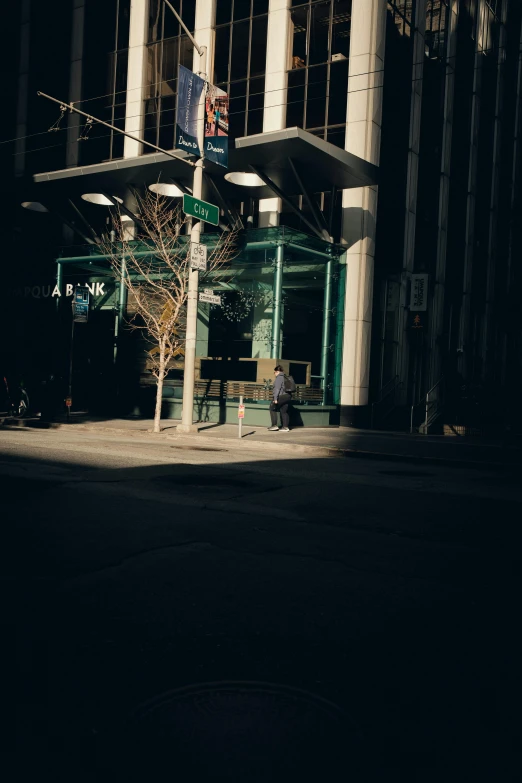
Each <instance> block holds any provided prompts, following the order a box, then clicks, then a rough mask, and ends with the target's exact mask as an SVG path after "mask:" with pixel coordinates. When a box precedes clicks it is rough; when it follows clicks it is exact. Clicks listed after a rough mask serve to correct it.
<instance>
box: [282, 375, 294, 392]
mask: <svg viewBox="0 0 522 783" xmlns="http://www.w3.org/2000/svg"><path fill="white" fill-rule="evenodd" d="M283 389H284V392H285V394H294V392H295V391H296V389H297V386H296V385H295V381H294V379H293V378H292V376H291V375H285V381H284V384H283Z"/></svg>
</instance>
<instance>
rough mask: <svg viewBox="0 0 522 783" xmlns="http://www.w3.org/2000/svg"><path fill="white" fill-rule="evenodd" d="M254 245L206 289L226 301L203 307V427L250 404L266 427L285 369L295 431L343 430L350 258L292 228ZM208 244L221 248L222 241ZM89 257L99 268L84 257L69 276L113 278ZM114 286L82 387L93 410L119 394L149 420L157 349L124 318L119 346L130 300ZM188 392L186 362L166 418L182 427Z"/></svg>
mask: <svg viewBox="0 0 522 783" xmlns="http://www.w3.org/2000/svg"><path fill="white" fill-rule="evenodd" d="M245 239H246V241H245V242H244V246H243V248H242V250H241V252H239V253H238V255H237V256H236V257H235V258H234V260H233V261H232V262H231V263H230V264H228V265H227V267H226V268H220V269H219V270H217V271H215V272H214V273H213V274H212V275H208V276H206V277H205V279H202V280H201V288H210V289H212V291H213V292H214V293H216V294H219V296H220V297H221V306H218V305H210V304H207V303H203V302H200V303H199V306H198V330H197V344H196V390H195V396H196V399H195V407H194V415H195V419H197V420H203V421H236V420H237V401H238V399H239V396H240V395H241V396H243V398H244V401H245V404H246V405H247V415H248V421H249V422H250V423H252V424H258V423H266V419H267V410H266V409H267V407H268V405H269V402H270V398H271V393H270V385H271V382H272V378H273V367H274V364H275V363H277V362H279V363H281V364H283V366H284V368H285V371H286V372H288V373H289V374H291V375H292V376H293V377H294V380H295V382H296V384H297V392H296V394H295V395H294V396H295V400H294V418H295V421H294V424H300V423H302V424H305V425H306V424H308V425H313V424H316V425H323V426H324V425H327V424H330V423H335V422H336V416H337V405H338V402H339V400H338V390H337V389H336V382H335V377H334V371H335V368H336V367H338V366H339V364H340V357H339V356H337V354H338V353H339V347H340V345H341V342H342V339H340V338H342V335H340V334H339V330H340V328H342V319H339V318H338V317H337V308H338V303H339V294H340V292H339V277H340V275H339V272H340V268H341V264H342V251H341V248H338V247H336V246H335V245H332V244H329V243H327V242H322V241H321V240H319V239H315V238H313V237H310V236H308V235H306V234H303V233H302V232H297V231H294V230H291V229H287V228H285V227H277V228H272V229H257V230H251V231H249V232H248V233H247V234H246V237H245ZM205 240H206V241H207V242H209V243H211V242H212V241H213V240H212V235H207V236H204V237H203V241H205ZM84 252H85V255H86V256H88V259H89V260H87V257H86V258H85V262H83V263H82V257H81V256H75V257H74V258H72V257H70V258H62V259H60V261H59V263H60V265H63V268H64V269H66V270H67V273H68V275H69V276H70V275H71V274H73V275H74V272H73V266H72V265H73V264H74V267H75V269H77V270H78V271H79V269H80V268H82V269H83V274H85V269H86V267H88V266H89V265H92V264H93V263H94V264H95V265H96V266H97V268H98V269H100V267H101V265H103V264H105V266H106V268H107V272H109V268H108V259H107V258H105V257H103V256H98V258H96V259H94V258H93V255H95V254H93V250H92V247H91V248H85V251H84ZM63 279H64V278H63V275H62V280H63ZM109 280H111V281H112V290H114V291H115V293H114V296H113V300H114V301H112V302H111V305H110V306H109V310H110V312H107V313H102V312H99V313H98V318H97V319H93V320H92V324H88V325H85V327H86V328H84V334H82V336H81V338H78V342H77V345H76V347H75V353H76V359H75V365H74V366H75V370H74V376H73V377H74V382H75V385H76V386H77V388H78V392H79V395H80V397H82V395H83V396H84V398H85V400H86V404H88V405H90V406H91V407H99V406H100V404H101V405H103V396H104V391H103V390H104V389H105V388H106V387H107V388H111V389H114V388H117V389H118V394H119V396H120V397H121V399H122V400H123V399H125V400H126V401H127V406H128V407H130V408H131V409H132V412H134V413H137V414H141V415H144V416H148V415H150V410H149V408H150V406H151V403H152V399H153V386H154V385H155V379H154V378H153V377H152V375H151V373H150V369H149V368H148V366H147V353H146V347H147V346H146V344H145V343H144V341H142V340H136V339H133V338H132V334H131V333H130V332H129V331H128V330H126V329H125V318H124V314H123V313H121V314H120V315H121V327H122V330H121V333H120V336H119V339H116V338H115V329H114V327H115V323H116V321H117V317H118V307H117V303H118V301H120V300H121V298H120V297H119V294H118V288H119V283H118V281H114V279H113V278H110V277H108V278H107V281H109ZM115 314H116V315H115ZM95 320H96V327H95ZM82 326H83V325H82ZM94 330H97V331H96V335H95V339H93V335H94ZM76 331H77V332H79V329H77V330H76ZM336 346H337V347H336ZM115 347H116V350H115ZM112 379H114V380H113V381H112ZM109 380H111V383H109V382H108V381H109ZM182 385H183V365H182V362H181V363H180V362H179V361H178V362H176V363H175V364H173V366H172V367H171V368H169V374H168V377H167V379H166V383H165V392H164V415H165V416H166V417H171V418H180V417H181V398H182ZM136 387H138V388H136Z"/></svg>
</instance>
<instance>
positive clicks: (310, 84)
mask: <svg viewBox="0 0 522 783" xmlns="http://www.w3.org/2000/svg"><path fill="white" fill-rule="evenodd" d="M505 48H506V47H492V48H491V49H481V50H479V49H477V50H475V52H474V55H476V54H486V53H487V52H489V51H495V50H497V49H505ZM456 56H457V55H451V57H447V58H443V59H441V60H440V62H441V64H446V67H447V61H448V60H449V59H454V58H455V57H456ZM424 63H425V60H423V61H422V62H418V63H412V64H411V67H412V68H413V67H417V66H420V65H422V64H424ZM325 64H326V63H325ZM325 64H323V65H325ZM311 67H312V68H315V67H317V66H311ZM298 70H301V69H298ZM302 70H303V71H304V70H307V69H304V68H303V69H302ZM385 70H386V69H385V68H379V69H376V70H374V71H364V72H362V73H358V74H354V75H353V76H352V77H349V78H359V77H361V76H372V75H375V74H378V73H384V72H385ZM473 70H476V68H474V69H473ZM293 72H295V71H289V73H293ZM251 78H262V77H257V76H256V77H251ZM423 78H424V77H423V76H421V77H413V78H412V79H411V83H412V84H414V83H415V82H418V81H422V80H423ZM170 81H176V78H173V79H168V80H162V81H160V82H155V83H154V84H152V85H147V88H150V87H151V86H157V85H159V84H164V83H165V82H167V83H168V82H170ZM239 81H244V80H239ZM331 81H332V79H331V78H330V79H321V80H319V81H314V82H308V83H307V84H303V85H291V86H287V87H286V88H274V89H273V90H263V91H262V92H256V93H251V92H248V93H245V94H244V95H236V96H234V97H233V98H232V99H231V100H238V99H240V98H253V97H256V96H264V95H268V94H270V93H271V92H282V91H283V90H284V89H286V91H287V92H288V91H289V90H293V89H299V88H301V89H302V88H304V87H307V88H308V87H313V86H315V85H319V84H329V83H330V82H331ZM233 83H234V82H229V83H228V84H233ZM383 87H384V85H383V84H377V85H373V86H368V87H362V88H361V89H359V90H349V91H348V92H347V95H351V94H354V93H357V92H367V91H368V90H373V89H382V88H383ZM131 89H132V90H135V89H136V90H137V89H142V88H138V87H136V88H131ZM120 92H121V93H127V91H126V90H121V91H118V93H106V94H105V95H100V96H95V97H92V98H84V99H81V100H77V101H71V102H70V105H71V106H75V104H82V103H87V102H90V101H94V100H99V99H100V98H106V97H110V96H112V95H115V94H119V93H120ZM129 92H130V91H129ZM165 97H169V98H170V97H176V93H174V94H173V95H172V96H161V95H159V96H151V97H148V98H144V99H143V100H144V101H153V100H161V99H162V98H165ZM325 97H326V96H318V97H317V98H307V101H313V100H322V99H324V98H325ZM229 100H230V97H229ZM301 102H302V101H301V100H298V101H285V102H283V103H280V104H274V105H273V106H270V107H269V108H277V107H279V106H287V105H292V104H295V103H301ZM112 107H113V105H112V104H111V105H110V106H108V107H106V108H112ZM180 108H181V109H183V108H184V106H183V105H182V106H181V107H179V106H178V107H177V110H179V109H180ZM263 109H264V107H262V108H259V109H249V110H248V111H262V110H263ZM175 110H176V109H175V108H172V109H169V111H175ZM243 112H244V110H240V111H237V112H229V116H230V115H232V116H234V115H235V114H243ZM69 113H72V112H71V111H70V110H69ZM155 114H157V112H155V111H153V112H140V113H139V114H134V115H130V116H126V117H125V118H121V120H120V121H122V120H125V121H126V120H129V119H136V118H138V117H148V116H153V115H155ZM94 121H95V122H96V120H94ZM117 121H118V120H115V122H117ZM168 124H171V123H168ZM341 126H342V124H341ZM341 126H340V127H341ZM156 127H165V126H161V125H160V126H156ZM317 127H323V126H317ZM326 127H328V126H326ZM57 130H58V131H61V130H68V127H64V128H58V129H57ZM122 130H123V129H122ZM47 133H49V129H48V130H45V131H38V132H36V133H29V134H26V135H23V136H16V137H13V138H11V139H2V140H0V145H3V144H14V143H15V142H17V141H24V140H25V139H29V138H33V137H36V136H45V135H46V134H47ZM111 135H112V134H104V135H103V136H96V137H93V138H96V139H101V138H106V137H108V136H111ZM75 143H76V140H75V141H72V142H66V144H75ZM59 146H63V145H62V144H58V145H56V144H54V145H48V146H46V147H38V148H37V149H35V150H23V151H21V152H17V153H13V156H14V155H23V154H30V153H31V152H39V151H41V150H42V149H53V148H55V147H59Z"/></svg>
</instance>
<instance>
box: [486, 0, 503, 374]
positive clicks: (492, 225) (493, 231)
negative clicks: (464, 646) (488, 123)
mask: <svg viewBox="0 0 522 783" xmlns="http://www.w3.org/2000/svg"><path fill="white" fill-rule="evenodd" d="M506 22H507V4H506V3H504V4H503V5H502V8H501V24H500V35H499V42H498V52H497V82H496V96H495V125H494V133H493V167H492V175H491V198H490V204H489V239H488V262H487V263H488V266H487V272H486V302H485V311H484V331H483V334H482V359H483V361H482V378H483V380H486V381H487V380H488V379H489V380H491V376H492V374H493V373H494V371H495V356H494V351H495V343H496V340H495V330H496V327H497V324H496V323H495V322H494V314H493V313H494V306H495V305H494V298H495V269H496V266H497V262H498V253H497V224H498V202H499V187H500V160H501V144H502V95H503V91H504V71H505V67H504V61H505V56H506V44H507V41H506V39H507V34H506ZM497 361H498V358H497ZM499 364H500V362H499ZM496 380H497V382H498V379H496Z"/></svg>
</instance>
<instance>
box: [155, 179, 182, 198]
mask: <svg viewBox="0 0 522 783" xmlns="http://www.w3.org/2000/svg"><path fill="white" fill-rule="evenodd" d="M149 190H150V191H151V192H152V193H157V194H158V196H168V197H169V198H182V196H183V191H182V190H181V189H180V188H178V186H177V185H172V184H171V183H168V182H154V183H153V184H152V185H149Z"/></svg>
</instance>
